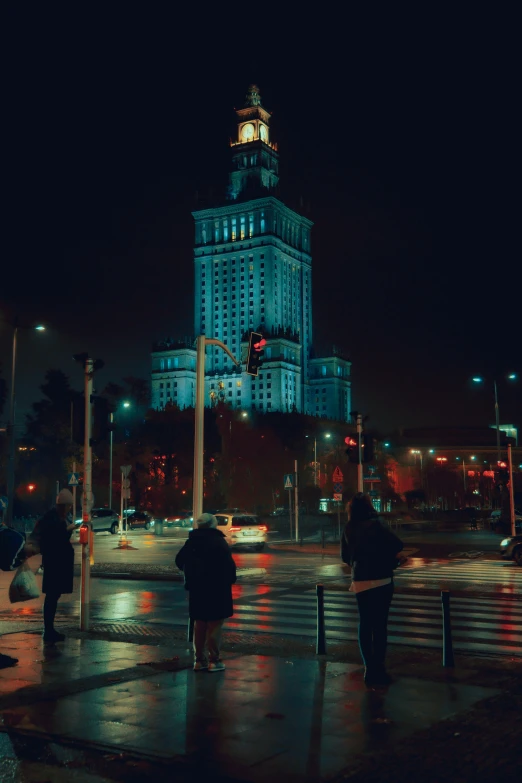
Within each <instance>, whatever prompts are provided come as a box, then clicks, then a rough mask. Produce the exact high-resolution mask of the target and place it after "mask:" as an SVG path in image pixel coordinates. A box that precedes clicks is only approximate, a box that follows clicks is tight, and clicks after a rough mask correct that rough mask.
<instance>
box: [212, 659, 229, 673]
mask: <svg viewBox="0 0 522 783" xmlns="http://www.w3.org/2000/svg"><path fill="white" fill-rule="evenodd" d="M224 669H225V664H224V663H223V661H211V662H210V663H209V665H208V670H209V672H222V671H224Z"/></svg>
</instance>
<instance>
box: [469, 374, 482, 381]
mask: <svg viewBox="0 0 522 783" xmlns="http://www.w3.org/2000/svg"><path fill="white" fill-rule="evenodd" d="M471 380H472V381H473V382H474V383H482V381H483V378H479V376H478V375H476V376H475V377H474V378H472V379H471Z"/></svg>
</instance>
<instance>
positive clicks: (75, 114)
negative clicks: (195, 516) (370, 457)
mask: <svg viewBox="0 0 522 783" xmlns="http://www.w3.org/2000/svg"><path fill="white" fill-rule="evenodd" d="M245 7H246V6H245ZM122 8H123V6H122ZM218 8H221V12H222V13H221V12H220V13H219V14H218V18H217V19H210V18H209V17H208V16H205V15H204V14H203V15H202V19H200V20H199V21H198V23H197V25H196V27H195V26H194V23H193V22H192V20H191V23H189V21H188V19H180V18H177V17H170V18H168V17H164V18H162V17H161V15H160V14H158V13H156V14H155V15H154V17H153V16H152V15H150V16H149V17H131V16H128V15H126V16H121V15H119V14H117V13H116V11H114V12H110V13H113V18H110V17H109V16H104V17H103V19H96V18H94V17H91V18H90V19H88V18H87V17H85V18H84V17H81V18H80V16H79V15H78V16H77V17H76V16H73V15H71V16H69V17H67V18H64V17H63V16H60V18H52V17H50V16H47V15H46V16H42V17H41V18H30V17H24V18H23V19H14V20H13V26H12V36H11V40H12V43H11V58H12V59H11V67H10V69H9V73H8V74H7V77H8V81H9V84H10V88H9V89H8V92H7V93H6V95H5V96H4V110H5V112H4V114H5V117H6V120H5V122H6V123H7V125H8V135H9V142H8V145H5V147H4V152H8V165H7V169H8V177H7V184H8V193H9V194H10V198H9V206H8V209H7V211H6V212H5V213H4V217H5V218H6V219H7V220H6V229H5V231H4V253H3V262H2V285H1V288H0V318H1V317H2V316H3V318H6V317H8V316H9V315H11V314H12V313H14V312H18V314H19V316H20V318H21V319H22V320H25V321H26V322H27V323H30V322H35V321H45V322H46V323H47V324H48V325H49V327H50V328H49V331H48V332H47V333H46V334H45V335H43V334H42V335H36V334H27V333H26V334H23V335H22V337H21V340H20V351H19V386H18V396H19V407H20V409H21V411H26V410H27V408H28V407H29V404H30V402H31V401H32V400H33V399H35V398H37V397H38V396H39V392H38V388H37V387H38V385H39V384H40V383H41V381H42V378H43V374H44V372H45V370H46V369H47V368H48V367H50V366H60V367H62V368H64V369H65V371H66V372H68V373H69V374H70V376H71V380H72V381H73V383H74V384H75V385H78V384H79V383H80V382H81V380H80V373H79V368H77V366H76V365H75V364H74V363H73V362H72V359H71V358H70V357H71V355H72V353H74V352H78V351H83V350H89V351H90V352H91V353H92V354H93V355H94V356H95V357H101V358H103V359H104V360H105V362H106V369H105V370H104V371H103V372H102V373H101V377H100V381H99V387H101V386H102V385H103V383H104V382H105V381H107V380H109V379H111V380H115V381H118V380H119V379H120V378H121V377H122V376H124V375H126V374H134V375H139V376H144V377H148V372H149V362H150V359H149V352H150V346H151V343H152V341H153V340H154V339H156V338H158V337H162V336H166V335H172V336H176V335H189V334H192V333H193V317H192V313H193V262H192V241H193V222H192V218H191V215H190V211H191V209H194V208H195V194H196V192H197V191H198V192H199V193H200V194H202V195H203V194H207V193H209V192H214V193H215V194H216V195H217V194H221V193H222V192H223V189H224V187H225V185H226V177H227V173H228V160H229V148H228V138H229V137H230V136H231V135H232V133H233V132H234V119H235V115H234V113H233V107H234V106H238V107H239V106H240V105H242V103H243V100H244V95H245V92H246V88H247V86H248V84H249V83H250V82H255V83H257V84H259V86H260V89H261V95H262V99H263V104H264V106H265V107H266V108H267V109H269V110H270V111H272V112H273V118H272V138H273V139H275V140H277V141H278V143H279V152H280V160H281V179H282V187H283V194H286V196H287V197H288V198H289V199H290V200H293V201H294V202H296V203H298V200H299V198H300V197H301V196H302V198H303V199H304V202H305V203H309V205H310V212H309V215H310V217H311V219H312V220H314V222H315V228H314V230H313V234H312V237H313V270H314V271H313V317H314V334H315V338H316V343H317V344H318V345H319V346H321V347H323V348H324V349H325V350H328V349H329V347H330V346H331V345H332V344H335V345H337V346H339V347H342V348H344V349H345V350H346V351H348V353H349V354H350V356H351V358H352V361H353V367H352V372H353V406H354V407H355V408H358V409H360V410H364V411H365V412H367V413H368V414H369V415H370V417H371V422H372V423H373V424H374V426H375V427H380V428H382V429H393V428H396V427H399V426H417V425H423V424H424V425H439V424H440V425H443V424H450V425H459V424H462V425H467V426H470V425H474V424H478V425H484V424H488V423H490V422H491V421H492V418H493V405H492V392H491V389H490V388H489V387H488V388H487V389H485V390H483V391H480V390H479V389H478V388H477V387H475V388H474V389H471V388H470V384H469V377H470V375H471V374H473V373H477V372H479V373H483V374H488V375H489V376H490V377H493V375H494V374H496V375H497V376H498V377H499V378H500V377H502V375H503V373H504V372H507V371H513V370H515V371H519V372H521V371H522V356H521V354H522V352H521V350H520V333H521V329H520V322H521V315H520V313H521V297H520V283H516V280H515V279H516V270H517V268H518V269H520V242H519V234H520V231H519V225H520V193H519V183H520V174H521V170H520V169H521V166H520V143H519V137H518V131H517V130H516V127H517V123H516V122H515V117H516V106H517V103H518V98H517V97H516V96H517V95H518V87H517V85H516V83H515V75H514V74H515V73H516V69H515V68H514V67H513V66H514V63H511V62H510V59H511V56H510V41H509V40H504V39H503V37H502V36H503V35H505V31H506V30H507V29H509V27H510V25H509V20H504V27H501V26H500V24H499V29H498V30H497V29H496V20H492V19H484V20H481V19H466V20H464V19H463V20H457V19H456V18H453V19H452V20H451V21H452V24H451V26H449V25H448V26H447V27H446V25H445V20H443V19H439V20H438V22H437V24H436V23H435V20H427V19H421V18H419V19H411V18H409V19H408V21H407V24H406V23H403V20H401V19H398V18H396V19H394V20H381V28H380V29H376V28H375V26H373V24H372V26H371V27H369V26H368V25H362V24H361V22H360V20H357V23H356V22H355V21H354V20H349V19H345V20H344V21H343V23H342V24H341V22H340V20H339V29H340V33H336V32H335V31H333V30H331V29H330V28H329V27H328V25H326V23H325V21H324V22H323V21H321V19H319V20H314V19H311V20H310V22H309V25H308V26H306V25H305V26H304V27H296V26H294V24H293V22H292V23H291V24H287V23H284V24H283V25H281V24H279V23H278V25H277V28H278V29H277V32H274V33H273V37H272V35H271V34H270V28H271V27H272V25H273V24H274V21H275V20H274V18H273V16H268V17H266V18H265V17H264V18H263V23H261V22H260V20H259V19H258V20H257V21H258V24H257V25H256V26H254V27H253V28H252V29H253V30H254V29H255V30H258V32H257V33H256V32H252V34H251V35H248V36H245V35H244V34H243V35H241V34H240V31H239V29H238V28H239V27H244V26H245V25H248V17H247V16H244V15H243V16H242V17H241V21H240V20H239V19H237V20H236V22H237V25H236V23H234V24H232V23H230V24H229V23H228V21H227V25H226V26H223V21H224V17H223V14H225V16H227V17H228V15H229V14H231V13H232V9H231V8H228V10H227V11H225V6H219V7H218ZM252 10H255V9H251V12H252ZM69 13H70V14H76V13H78V14H79V13H80V12H79V11H75V10H74V9H73V10H71V11H69ZM127 13H128V12H127V11H125V14H127ZM252 18H256V17H255V14H254V15H253V17H252ZM498 21H499V22H500V20H498ZM331 22H332V19H329V20H328V24H329V25H331ZM428 22H429V23H428ZM333 27H334V28H335V27H337V25H333ZM191 30H196V33H193V34H191V32H190V31H191ZM515 185H516V188H515ZM0 349H1V357H2V361H3V365H4V372H6V371H7V365H8V362H9V335H8V330H7V328H6V326H5V324H3V323H2V322H1V321H0ZM521 389H522V383H520V382H519V384H518V388H517V389H516V390H515V388H511V389H510V388H508V387H507V385H506V386H504V384H503V383H501V384H500V386H499V393H500V400H501V402H500V411H501V418H502V420H503V421H515V422H516V423H519V424H520V419H521V416H520V412H521V410H522V397H521V393H522V392H521Z"/></svg>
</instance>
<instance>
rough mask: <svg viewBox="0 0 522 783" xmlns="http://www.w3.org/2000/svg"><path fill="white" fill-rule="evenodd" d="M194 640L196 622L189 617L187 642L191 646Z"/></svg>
mask: <svg viewBox="0 0 522 783" xmlns="http://www.w3.org/2000/svg"><path fill="white" fill-rule="evenodd" d="M193 640H194V620H193V619H192V617H189V620H188V625H187V642H188V643H189V644H192V642H193Z"/></svg>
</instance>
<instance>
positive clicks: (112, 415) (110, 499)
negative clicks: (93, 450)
mask: <svg viewBox="0 0 522 783" xmlns="http://www.w3.org/2000/svg"><path fill="white" fill-rule="evenodd" d="M110 422H111V428H110V435H109V441H110V445H109V508H111V509H112V427H113V423H114V413H111V415H110Z"/></svg>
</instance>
